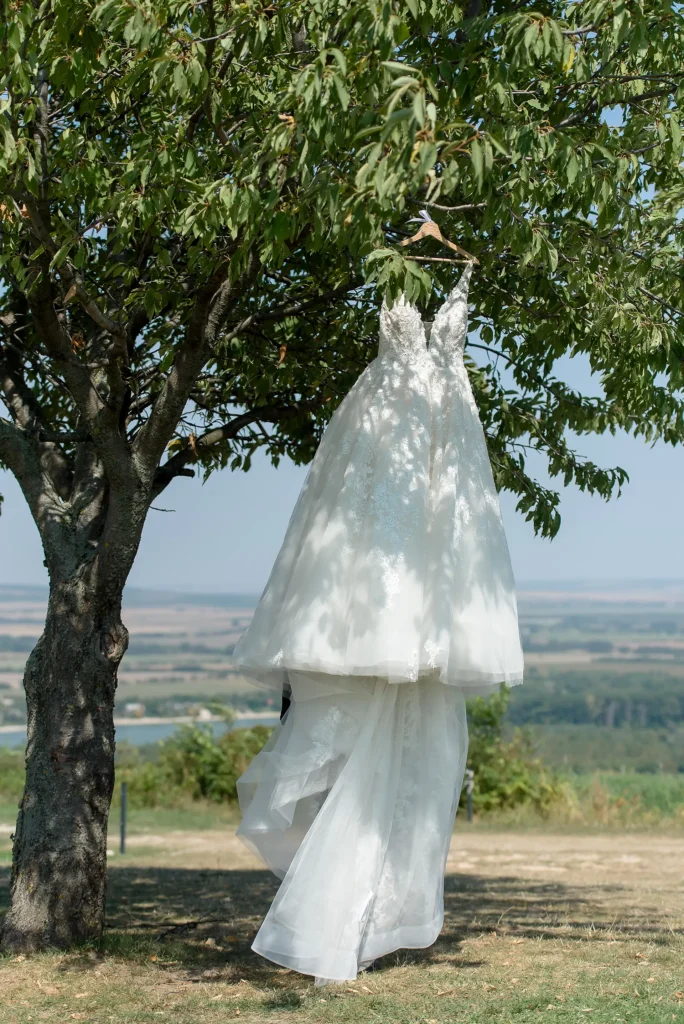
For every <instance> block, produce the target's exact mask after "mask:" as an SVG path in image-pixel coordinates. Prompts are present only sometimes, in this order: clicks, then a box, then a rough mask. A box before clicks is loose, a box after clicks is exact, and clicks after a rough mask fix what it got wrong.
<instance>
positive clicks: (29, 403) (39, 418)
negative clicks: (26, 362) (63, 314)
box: [0, 349, 72, 499]
mask: <svg viewBox="0 0 684 1024" xmlns="http://www.w3.org/2000/svg"><path fill="white" fill-rule="evenodd" d="M0 352H1V349H0ZM0 390H1V391H2V394H3V396H4V401H5V404H6V406H7V408H8V410H9V412H10V415H11V416H12V419H13V420H14V422H15V424H17V426H19V427H20V428H21V430H22V431H24V432H25V433H26V434H33V435H34V436H36V435H37V434H38V432H39V431H40V430H41V429H42V428H44V427H45V426H46V423H45V420H44V419H43V415H42V412H41V410H40V407H39V405H38V402H37V401H36V398H35V395H34V394H33V393H32V391H31V389H30V388H29V387H28V385H27V384H26V381H25V380H24V376H23V374H22V372H21V366H20V365H19V360H18V359H16V357H15V354H14V352H13V351H12V352H8V353H6V355H5V357H4V358H3V357H2V355H0ZM43 440H45V441H46V442H53V441H56V440H58V438H55V437H49V438H48V437H45V438H43ZM40 462H41V465H42V468H43V470H44V471H45V472H46V473H48V474H49V476H50V479H51V480H52V483H53V486H54V487H55V490H56V491H57V493H58V494H59V495H60V497H62V498H64V499H66V498H68V496H69V491H70V489H71V482H72V474H71V468H70V466H69V463H68V460H67V459H66V458H65V456H64V453H63V452H61V451H60V449H59V448H58V447H57V446H56V445H55V444H53V443H46V444H44V445H41V447H40Z"/></svg>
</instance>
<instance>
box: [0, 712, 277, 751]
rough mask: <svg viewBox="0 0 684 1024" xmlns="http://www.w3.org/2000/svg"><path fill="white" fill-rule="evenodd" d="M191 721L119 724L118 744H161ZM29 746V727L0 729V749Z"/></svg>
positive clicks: (265, 720) (216, 724) (256, 720)
mask: <svg viewBox="0 0 684 1024" xmlns="http://www.w3.org/2000/svg"><path fill="white" fill-rule="evenodd" d="M190 721H192V719H190V718H182V719H152V720H150V719H145V718H143V719H141V720H140V721H139V722H136V721H135V720H132V721H125V722H121V721H118V722H117V723H116V739H117V741H118V742H119V743H124V742H126V743H132V744H133V745H134V746H136V747H141V746H145V745H146V744H148V743H158V742H159V741H160V740H165V739H167V738H168V737H169V736H171V735H172V734H173V733H174V732H175V731H176V729H177V728H178V727H179V725H183V724H187V723H189V722H190ZM277 723H278V715H271V714H268V715H258V716H249V715H245V717H244V718H242V717H240V718H238V719H236V721H235V722H234V723H233V724H232V725H230V726H227V725H226V723H225V722H222V721H220V720H218V719H217V720H214V721H211V722H206V723H205V722H201V723H200V724H201V725H210V726H211V728H212V729H213V731H214V735H216V736H220V735H221V733H223V732H225V731H226V728H229V729H250V728H251V727H252V726H254V725H268V726H271V725H276V724H277ZM25 743H26V726H25V725H17V726H8V725H4V726H2V727H0V747H23V746H24V744H25Z"/></svg>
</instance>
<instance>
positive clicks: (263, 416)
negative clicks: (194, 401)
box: [152, 402, 320, 500]
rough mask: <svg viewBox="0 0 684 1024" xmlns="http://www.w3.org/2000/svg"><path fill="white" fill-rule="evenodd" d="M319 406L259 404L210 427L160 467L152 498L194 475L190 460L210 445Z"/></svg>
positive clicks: (306, 404)
mask: <svg viewBox="0 0 684 1024" xmlns="http://www.w3.org/2000/svg"><path fill="white" fill-rule="evenodd" d="M319 405H320V402H302V403H300V404H297V405H291V406H285V407H283V406H277V405H263V406H258V407H257V408H255V409H252V410H250V412H244V413H241V414H240V415H239V416H235V417H234V418H233V419H232V420H231V421H230V422H229V423H224V424H223V426H220V427H214V428H213V429H211V430H208V431H207V432H206V434H202V436H201V437H198V438H196V439H195V440H194V441H193V443H192V445H190V444H188V445H187V446H186V447H185V448H182V449H181V451H179V452H176V454H175V455H173V456H172V457H171V458H170V459H169V460H168V461H167V462H165V463H164V465H163V466H160V467H159V468H158V469H157V472H156V474H155V478H154V486H153V489H152V499H153V500H154V498H156V497H158V496H159V495H160V494H161V492H162V491H163V490H164V489H165V488H166V487H168V485H169V484H170V483H171V481H172V480H173V479H174V477H177V476H192V475H193V473H192V472H189V471H188V470H187V469H186V464H187V463H188V462H192V461H194V460H196V459H198V458H199V457H200V456H201V455H202V454H204V453H205V452H206V451H208V450H209V449H210V448H214V447H216V445H219V444H222V443H223V442H224V441H229V440H231V439H233V438H235V437H236V436H237V435H238V434H239V433H240V431H241V430H242V429H243V428H244V427H247V426H249V425H250V424H252V423H258V422H259V421H262V422H264V423H279V422H281V421H282V420H285V419H292V418H294V417H297V416H301V415H302V414H303V413H305V412H309V411H311V410H312V409H315V408H318V407H319Z"/></svg>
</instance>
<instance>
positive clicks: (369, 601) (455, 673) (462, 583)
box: [234, 268, 522, 693]
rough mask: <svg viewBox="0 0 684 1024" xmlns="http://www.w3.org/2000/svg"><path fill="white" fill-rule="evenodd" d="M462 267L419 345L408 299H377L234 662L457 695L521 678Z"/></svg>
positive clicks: (253, 671) (420, 331) (276, 672)
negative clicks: (469, 366)
mask: <svg viewBox="0 0 684 1024" xmlns="http://www.w3.org/2000/svg"><path fill="white" fill-rule="evenodd" d="M469 276H470V268H467V269H466V271H465V272H464V275H463V277H462V278H461V281H460V282H459V284H458V285H457V287H456V288H455V289H454V291H453V292H452V293H451V295H450V296H449V298H448V299H447V301H446V302H445V304H444V306H443V307H442V308H441V310H440V311H439V313H438V314H437V317H436V319H435V321H434V324H433V326H432V330H431V334H430V346H429V349H428V347H427V337H426V328H425V325H424V324H423V322H422V321H421V318H420V314H419V312H418V310H417V309H416V308H415V307H414V306H411V305H409V304H407V303H405V302H401V301H400V302H398V303H396V304H395V305H394V306H393V308H392V309H387V307H384V308H383V310H382V313H381V319H380V350H379V354H378V357H377V358H376V359H375V360H374V361H373V362H372V363H371V364H370V366H368V367H367V369H366V370H365V372H364V373H363V374H362V375H361V377H360V378H359V380H358V381H357V382H356V384H355V385H354V387H353V388H352V390H351V391H350V392H349V394H348V395H347V396H346V398H345V399H344V401H343V402H342V404H341V405H340V407H339V409H338V410H337V412H336V413H335V415H334V416H333V418H332V420H331V422H330V424H329V426H328V429H327V430H326V432H325V434H324V436H323V439H322V441H321V444H320V446H319V448H318V451H317V453H316V456H315V458H314V460H313V463H312V465H311V468H310V471H309V474H308V476H307V479H306V482H305V484H304V487H303V489H302V492H301V494H300V497H299V500H298V501H297V504H296V506H295V509H294V512H293V513H292V517H291V519H290V523H289V526H288V529H287V532H286V536H285V540H284V542H283V545H282V548H281V550H280V554H279V555H278V558H277V560H276V562H275V565H274V567H273V571H272V573H271V576H270V579H269V581H268V583H267V585H266V589H265V590H264V593H263V595H262V598H261V600H260V602H259V605H258V607H257V609H256V612H255V615H254V619H253V621H252V623H251V625H250V627H249V629H248V630H247V632H246V633H245V634H244V636H243V637H242V638H241V639H240V641H239V642H238V644H237V646H236V649H235V655H234V657H235V662H236V664H237V665H238V667H240V668H241V669H242V670H243V672H244V673H245V675H247V676H249V677H250V678H252V679H253V680H254V681H256V682H260V683H262V684H266V685H270V686H273V687H274V688H275V689H277V690H279V689H280V688H281V687H282V685H283V682H284V680H285V678H286V674H287V672H288V671H290V670H295V671H300V672H318V673H326V674H331V675H359V676H377V677H378V678H383V679H388V680H390V681H391V682H394V683H404V682H413V681H415V680H417V679H418V678H419V677H422V676H433V675H436V676H437V677H438V678H439V679H440V680H441V681H442V682H444V683H448V684H451V685H455V686H458V687H460V688H462V689H463V690H464V691H465V692H468V693H486V692H488V691H491V690H492V689H493V688H496V687H498V686H499V685H500V683H501V682H507V683H508V684H509V685H513V684H515V683H519V682H520V681H521V680H522V654H521V648H520V639H519V633H518V623H517V609H516V600H515V591H514V583H513V573H512V571H511V563H510V557H509V554H508V547H507V544H506V537H505V533H504V528H503V523H502V520H501V513H500V510H499V501H498V497H497V493H496V488H495V486H494V481H493V477H492V470H491V466H490V463H489V457H488V454H487V446H486V442H485V437H484V433H483V430H482V426H481V424H480V420H479V417H478V412H477V407H476V405H475V401H474V398H473V394H472V390H471V387H470V382H469V380H468V374H467V371H466V368H465V365H464V361H463V346H464V342H465V337H466V329H467V290H468V280H469Z"/></svg>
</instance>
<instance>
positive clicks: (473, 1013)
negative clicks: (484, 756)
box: [0, 808, 684, 1024]
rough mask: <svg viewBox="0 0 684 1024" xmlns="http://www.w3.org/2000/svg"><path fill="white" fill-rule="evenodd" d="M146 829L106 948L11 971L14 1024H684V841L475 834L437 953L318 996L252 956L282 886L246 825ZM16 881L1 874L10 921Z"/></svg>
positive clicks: (5, 964)
mask: <svg viewBox="0 0 684 1024" xmlns="http://www.w3.org/2000/svg"><path fill="white" fill-rule="evenodd" d="M4 813H5V808H0V820H6V818H5V817H4ZM183 813H185V812H183ZM130 825H131V835H130V846H129V851H130V852H129V853H128V854H127V855H126V857H125V858H123V857H120V856H119V855H118V854H114V856H113V857H112V858H111V859H110V872H109V897H108V910H107V929H106V933H105V937H104V939H103V941H102V943H101V944H100V945H99V946H93V947H92V948H85V949H82V950H80V951H78V952H76V953H70V954H64V953H59V952H49V953H45V954H41V955H39V956H35V957H31V958H28V959H24V958H16V957H15V958H5V959H4V960H3V959H0V991H1V992H2V1002H3V1010H2V1017H1V1019H2V1024H28V1022H29V1021H30V1022H32V1024H33V1022H38V1021H43V1022H45V1024H68V1022H70V1021H72V1020H81V1021H85V1022H88V1024H113V1022H116V1024H148V1022H153V1021H158V1020H160V1019H171V1020H173V1021H174V1024H213V1022H214V1021H216V1022H218V1021H221V1022H224V1021H225V1020H226V1019H227V1018H228V1019H236V1018H238V1017H239V1018H240V1020H242V1021H244V1022H247V1024H266V1022H271V1021H273V1022H278V1021H287V1022H293V1024H295V1022H296V1024H300V1022H320V1024H336V1022H340V1024H351V1022H354V1024H357V1022H364V1024H365V1022H366V1021H368V1022H377V1024H460V1022H463V1024H466V1022H467V1024H530V1022H532V1021H539V1020H540V1019H541V1020H545V1021H553V1022H558V1024H579V1022H580V1021H593V1022H594V1024H669V1022H671V1021H677V1022H680V1024H684V967H683V966H682V964H683V963H684V890H682V887H681V863H682V860H683V859H684V836H682V834H681V833H679V834H678V835H676V834H673V835H671V836H666V835H661V836H657V835H653V836H651V837H650V839H649V845H648V849H645V848H644V842H643V838H642V837H640V836H638V835H632V834H629V833H623V834H620V833H614V834H612V835H607V834H604V835H600V834H598V835H589V834H582V835H577V834H575V835H572V834H569V833H568V834H564V835H553V834H551V833H548V832H547V833H531V832H524V831H518V832H515V831H510V830H509V831H503V832H501V831H499V832H496V831H493V829H492V827H491V826H489V827H481V826H477V827H476V828H474V829H472V828H468V827H467V826H466V825H465V823H462V824H461V825H460V826H459V827H457V830H456V833H455V837H454V843H453V844H452V852H451V855H450V860H449V865H448V872H447V877H446V883H445V907H446V920H445V927H444V930H443V932H442V935H441V937H440V939H439V941H438V942H437V943H436V944H435V946H433V947H432V948H431V949H428V950H413V951H411V950H404V951H400V952H398V953H394V954H391V955H389V956H387V957H385V958H384V959H383V960H382V961H381V962H380V964H379V969H378V970H377V971H375V972H373V973H371V974H367V975H360V976H359V978H358V979H357V981H356V982H354V983H351V984H343V985H340V986H333V987H328V988H325V989H317V988H315V987H314V986H313V984H312V981H311V979H310V978H307V977H303V976H301V975H298V974H294V973H292V972H289V971H285V970H283V969H281V968H279V967H276V966H275V965H272V964H270V963H269V962H267V961H265V960H262V959H260V958H259V957H257V956H255V955H254V954H253V953H252V952H251V950H250V945H251V942H252V939H253V936H254V934H255V932H256V930H257V928H258V926H259V922H260V921H261V919H262V918H263V916H264V914H265V912H266V910H267V908H268V906H269V904H270V902H271V899H272V898H273V895H274V893H275V891H276V887H277V882H276V881H275V880H274V879H273V878H272V877H271V876H270V875H269V874H268V873H267V872H265V871H261V870H259V869H258V865H257V862H256V861H255V860H253V859H252V857H251V854H249V853H248V852H247V851H246V850H245V849H244V848H243V847H242V845H241V844H240V843H239V842H238V841H237V840H236V839H235V838H234V835H233V825H234V820H233V821H232V822H230V821H229V820H228V816H225V817H224V818H223V819H222V820H220V821H219V820H218V819H217V817H216V813H215V812H214V817H213V819H212V818H211V817H210V816H208V812H207V809H195V810H192V809H190V810H188V812H187V815H186V816H182V815H181V814H179V812H174V815H173V820H171V819H170V818H168V817H165V816H164V814H163V813H162V812H160V811H145V812H136V814H134V815H132V817H131V821H130ZM7 882H8V871H7V868H6V867H5V868H0V906H2V903H3V901H6V898H7Z"/></svg>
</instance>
